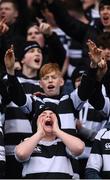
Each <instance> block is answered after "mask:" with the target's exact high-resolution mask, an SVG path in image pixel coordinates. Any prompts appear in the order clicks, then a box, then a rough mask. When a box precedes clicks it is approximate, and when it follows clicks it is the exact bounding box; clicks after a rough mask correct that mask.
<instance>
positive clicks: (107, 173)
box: [101, 171, 110, 179]
mask: <svg viewBox="0 0 110 180" xmlns="http://www.w3.org/2000/svg"><path fill="white" fill-rule="evenodd" d="M101 177H102V179H110V171H103V172H101Z"/></svg>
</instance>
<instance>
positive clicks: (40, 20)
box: [36, 17, 43, 26]
mask: <svg viewBox="0 0 110 180" xmlns="http://www.w3.org/2000/svg"><path fill="white" fill-rule="evenodd" d="M36 20H37V22H38V24H39V26H40V24H41V23H42V22H43V19H41V18H38V17H36Z"/></svg>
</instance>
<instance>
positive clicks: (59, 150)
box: [16, 139, 76, 179]
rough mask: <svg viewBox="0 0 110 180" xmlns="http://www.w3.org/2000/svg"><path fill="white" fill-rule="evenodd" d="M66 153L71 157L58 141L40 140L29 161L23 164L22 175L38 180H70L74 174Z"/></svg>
mask: <svg viewBox="0 0 110 180" xmlns="http://www.w3.org/2000/svg"><path fill="white" fill-rule="evenodd" d="M68 153H69V155H72V154H71V153H70V152H69V151H67V150H66V147H65V145H64V144H63V143H62V142H61V140H60V139H55V140H53V141H43V140H41V141H40V142H39V144H38V145H37V147H35V149H34V151H33V153H32V155H31V156H30V157H29V159H27V161H25V162H23V164H24V167H23V172H22V175H23V176H24V177H25V176H26V178H38V179H50V178H51V179H72V177H73V176H74V177H75V176H76V174H74V172H73V169H72V165H71V161H70V159H69V156H68ZM16 158H17V156H16ZM17 159H18V158H17ZM18 160H19V159H18Z"/></svg>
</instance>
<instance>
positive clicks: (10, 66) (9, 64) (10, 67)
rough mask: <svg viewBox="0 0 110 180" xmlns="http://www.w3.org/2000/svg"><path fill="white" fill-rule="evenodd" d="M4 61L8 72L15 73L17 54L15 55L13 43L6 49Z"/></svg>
mask: <svg viewBox="0 0 110 180" xmlns="http://www.w3.org/2000/svg"><path fill="white" fill-rule="evenodd" d="M4 62H5V66H6V70H7V73H8V74H10V75H14V64H15V55H14V50H13V45H11V47H10V48H9V49H8V50H7V51H6V53H5V58H4Z"/></svg>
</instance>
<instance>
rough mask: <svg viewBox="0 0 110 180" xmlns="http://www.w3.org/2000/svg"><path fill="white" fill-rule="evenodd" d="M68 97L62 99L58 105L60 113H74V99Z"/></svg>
mask: <svg viewBox="0 0 110 180" xmlns="http://www.w3.org/2000/svg"><path fill="white" fill-rule="evenodd" d="M63 97H64V96H63ZM68 98H69V96H68ZM68 98H67V99H65V100H63V101H60V103H59V106H58V111H59V112H60V114H66V113H73V111H74V110H75V109H74V106H73V102H72V100H71V99H68ZM63 107H64V108H63ZM65 107H66V108H65Z"/></svg>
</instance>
